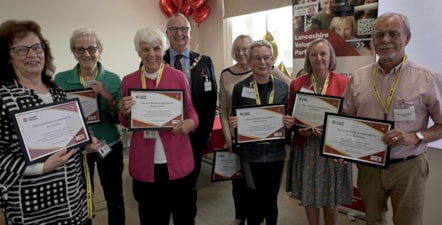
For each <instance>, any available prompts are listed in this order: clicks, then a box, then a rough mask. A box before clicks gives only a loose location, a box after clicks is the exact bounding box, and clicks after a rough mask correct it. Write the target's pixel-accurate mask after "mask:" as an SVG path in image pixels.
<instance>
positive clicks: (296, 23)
mask: <svg viewBox="0 0 442 225" xmlns="http://www.w3.org/2000/svg"><path fill="white" fill-rule="evenodd" d="M339 2H342V3H339ZM292 4H293V72H294V74H295V75H296V76H299V75H301V74H303V73H304V70H303V67H304V59H305V54H306V49H307V46H308V44H309V43H310V42H311V41H313V40H314V39H317V38H325V39H327V40H328V41H330V43H331V44H332V45H333V48H334V50H335V53H336V56H337V68H336V72H338V73H343V74H347V73H350V72H351V71H353V70H355V69H356V68H359V67H361V66H364V65H366V64H369V63H371V62H373V61H374V60H375V56H374V53H373V51H372V50H371V48H370V37H371V30H372V26H373V23H374V20H375V19H376V18H377V9H378V4H377V0H365V1H364V0H352V1H351V0H349V1H348V2H347V0H342V1H340V0H293V2H292Z"/></svg>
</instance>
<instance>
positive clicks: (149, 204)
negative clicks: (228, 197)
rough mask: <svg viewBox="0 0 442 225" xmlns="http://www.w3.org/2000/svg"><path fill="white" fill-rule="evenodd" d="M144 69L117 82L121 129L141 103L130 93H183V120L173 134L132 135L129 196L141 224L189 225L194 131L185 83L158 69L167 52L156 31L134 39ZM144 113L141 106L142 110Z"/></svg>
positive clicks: (171, 70) (170, 71)
mask: <svg viewBox="0 0 442 225" xmlns="http://www.w3.org/2000/svg"><path fill="white" fill-rule="evenodd" d="M134 43H135V49H136V51H137V53H138V55H139V56H140V58H141V60H142V62H143V66H142V67H141V68H140V69H138V70H137V71H135V72H133V73H131V74H128V75H127V76H125V77H124V78H123V80H122V99H121V101H120V103H119V107H120V115H119V118H120V123H121V124H122V125H123V126H126V127H128V124H129V123H130V121H129V114H130V113H131V112H132V109H133V107H138V106H139V105H138V106H137V104H140V101H139V102H138V103H137V99H136V98H135V97H133V96H131V94H130V92H129V91H130V89H137V90H140V89H147V90H149V89H150V90H155V89H161V90H165V89H170V90H182V91H183V106H184V110H183V112H184V120H182V121H181V122H179V123H178V124H176V125H175V126H174V127H173V129H168V130H165V129H160V130H158V129H147V130H134V131H133V134H132V139H131V145H130V153H129V172H130V175H131V177H132V178H133V194H134V197H135V200H136V201H137V202H138V213H139V218H140V224H141V225H145V224H157V225H162V224H164V225H168V224H169V220H170V215H171V214H172V215H173V221H174V224H194V216H193V208H194V205H193V202H192V199H191V198H190V197H191V195H192V188H193V186H194V182H192V179H191V177H190V176H189V174H190V172H192V170H193V168H194V159H193V153H192V147H191V145H190V139H189V135H188V133H189V132H190V131H193V130H195V128H196V127H197V126H198V123H199V121H198V117H197V114H196V112H195V109H194V107H193V105H192V101H191V98H190V92H189V87H188V84H187V83H186V78H185V76H184V74H183V73H182V72H181V71H178V70H176V69H174V68H171V67H169V66H167V65H164V64H163V55H164V52H165V50H166V49H167V48H168V44H167V39H166V36H165V35H164V34H163V33H162V32H161V31H160V30H159V29H158V28H156V27H146V28H143V29H140V30H138V31H137V33H136V34H135V38H134ZM143 107H144V106H143Z"/></svg>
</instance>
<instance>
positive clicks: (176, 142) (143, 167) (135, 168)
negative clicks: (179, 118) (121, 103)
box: [119, 66, 199, 182]
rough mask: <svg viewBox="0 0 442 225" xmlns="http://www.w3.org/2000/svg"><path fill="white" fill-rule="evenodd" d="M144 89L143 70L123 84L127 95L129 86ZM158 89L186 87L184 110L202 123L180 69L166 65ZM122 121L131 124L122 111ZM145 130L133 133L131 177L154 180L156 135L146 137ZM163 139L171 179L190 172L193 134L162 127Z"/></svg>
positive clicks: (151, 82)
mask: <svg viewBox="0 0 442 225" xmlns="http://www.w3.org/2000/svg"><path fill="white" fill-rule="evenodd" d="M143 79H145V80H146V86H147V88H148V89H153V88H154V85H155V81H154V80H150V79H147V78H145V77H143ZM129 88H134V89H141V88H142V83H141V71H140V70H137V71H135V72H133V73H131V74H128V75H126V76H125V77H124V78H123V80H122V84H121V90H122V97H125V96H127V95H128V93H129V92H128V89H129ZM157 89H181V90H184V97H185V99H184V111H185V117H186V119H192V120H193V121H194V122H195V127H194V129H196V127H197V126H198V124H199V121H198V116H197V114H196V111H195V109H194V107H193V105H192V100H191V98H190V93H189V86H188V84H187V81H186V79H185V77H184V74H183V73H182V72H181V71H178V70H175V69H173V68H170V67H169V66H165V67H164V71H163V75H162V78H161V80H160V82H159V84H158V87H157ZM119 119H120V123H121V125H123V126H126V127H127V126H128V118H124V117H123V116H122V114H121V113H120V115H119ZM143 133H144V132H143V131H134V132H133V133H132V138H131V145H130V153H129V173H130V175H131V177H132V178H133V179H135V180H138V181H143V182H154V165H155V164H154V156H155V155H154V154H155V139H149V138H144V137H143ZM159 134H160V138H161V141H162V142H163V146H164V151H165V154H166V158H167V167H168V171H169V179H170V180H174V179H178V178H182V177H185V176H187V175H188V174H189V173H190V172H191V171H192V170H193V168H194V159H193V153H192V147H191V144H190V138H189V135H188V134H175V133H172V132H170V131H159Z"/></svg>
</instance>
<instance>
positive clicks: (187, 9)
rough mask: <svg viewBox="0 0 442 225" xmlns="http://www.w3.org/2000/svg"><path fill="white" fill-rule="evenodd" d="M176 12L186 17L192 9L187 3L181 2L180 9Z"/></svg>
mask: <svg viewBox="0 0 442 225" xmlns="http://www.w3.org/2000/svg"><path fill="white" fill-rule="evenodd" d="M178 12H180V13H182V14H183V15H185V16H186V17H188V16H190V15H191V14H192V8H191V7H190V5H189V3H187V2H183V4H182V5H181V7H179V8H178Z"/></svg>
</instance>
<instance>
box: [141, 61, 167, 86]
mask: <svg viewBox="0 0 442 225" xmlns="http://www.w3.org/2000/svg"><path fill="white" fill-rule="evenodd" d="M163 70H164V64H163V63H161V65H160V69H159V70H158V75H157V78H156V79H155V88H157V87H158V84H159V83H160V81H161V77H162V76H163ZM141 85H142V87H143V89H146V88H147V85H146V71H145V70H144V66H142V67H141Z"/></svg>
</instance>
